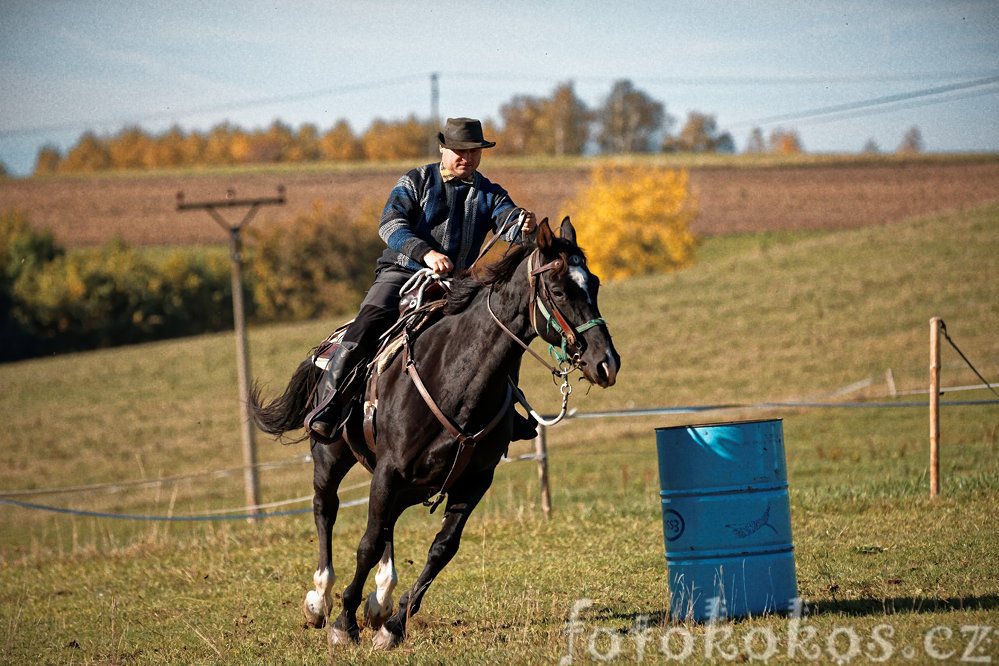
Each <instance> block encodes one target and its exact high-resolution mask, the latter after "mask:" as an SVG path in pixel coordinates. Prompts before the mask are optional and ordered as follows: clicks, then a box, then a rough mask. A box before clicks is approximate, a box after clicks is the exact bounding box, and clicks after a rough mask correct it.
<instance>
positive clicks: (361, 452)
mask: <svg viewBox="0 0 999 666" xmlns="http://www.w3.org/2000/svg"><path fill="white" fill-rule="evenodd" d="M400 293H401V298H400V301H399V320H398V321H397V322H396V323H395V324H394V325H393V326H392V327H391V328H390V329H389V330H388V331H386V332H385V333H383V334H382V336H381V338H380V339H379V345H378V349H377V351H376V352H375V354H374V355H373V356H372V358H371V359H370V360H369V361H368V362H367V363H361V364H359V365H358V366H357V367H355V368H354V369H353V370H352V371H351V372H350V373H348V375H347V376H346V377H344V378H343V380H342V385H341V387H340V392H341V393H342V394H343V395H345V396H347V398H346V404H345V405H344V408H343V409H342V410H341V416H340V420H339V423H338V424H337V428H336V430H337V431H341V430H342V432H343V439H344V440H345V441H346V442H347V445H348V446H349V447H350V450H351V452H353V454H354V457H355V458H357V461H358V462H359V463H361V465H363V466H364V467H365V468H367V469H368V471H371V470H372V468H373V467H374V454H375V437H376V433H375V412H376V409H377V405H378V395H377V386H378V379H379V377H380V376H381V374H382V373H383V372H385V370H386V369H387V368H388V367H389V365H390V364H391V363H392V361H393V360H394V359H395V357H396V356H397V355H398V354H399V352H400V351H401V350H402V348H403V340H404V339H405V338H406V336H409V338H410V339H412V338H414V337H415V336H417V335H419V334H420V333H422V332H423V331H424V330H425V329H427V328H428V327H429V326H430V324H432V323H433V322H435V321H437V320H438V319H439V318H440V317H441V315H442V312H443V309H444V305H445V304H446V303H447V295H448V293H450V284H449V283H448V282H446V281H444V280H441V279H439V278H438V277H436V276H434V275H432V274H430V273H427V272H425V271H420V272H418V273H416V274H415V275H414V276H413V278H412V279H411V280H410V281H409V282H407V283H406V285H404V286H403V288H402V289H401V290H400ZM350 324H351V322H347V323H346V324H344V325H343V326H341V327H340V328H338V329H336V330H335V331H333V332H332V333H331V334H330V335H329V336H328V337H327V338H326V339H325V340H323V341H322V342H321V343H319V345H317V346H316V348H315V349H314V351H313V354H312V362H313V364H314V365H315V366H316V367H317V368H320V369H322V370H324V371H325V370H327V369H328V368H329V365H330V362H331V361H332V359H333V356H334V354H335V353H336V350H337V347H339V345H340V343H341V342H342V340H343V336H344V333H345V332H346V330H347V327H348V326H350ZM321 386H322V384H321V383H320V385H319V386H317V389H316V401H317V404H318V402H319V401H320V400H321V399H322V396H321V395H320V394H319V390H320V388H321ZM358 417H360V418H358ZM320 441H323V443H325V444H331V443H332V440H331V441H325V440H320Z"/></svg>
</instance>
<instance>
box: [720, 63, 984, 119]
mask: <svg viewBox="0 0 999 666" xmlns="http://www.w3.org/2000/svg"><path fill="white" fill-rule="evenodd" d="M996 83H999V76H989V77H985V78H982V79H974V80H972V81H963V82H961V83H952V84H949V85H945V86H936V87H933V88H924V89H922V90H913V91H909V92H904V93H898V94H895V95H886V96H883V97H875V98H873V99H867V100H860V101H857V102H847V103H845V104H834V105H832V106H825V107H819V108H815V109H808V110H805V111H794V112H791V113H783V114H779V115H774V116H768V117H765V118H759V119H757V120H745V121H740V122H736V123H731V124H729V127H730V128H734V127H746V126H758V125H772V124H774V123H781V122H788V121H792V120H805V119H810V118H818V117H821V116H828V115H833V114H843V113H848V112H851V111H859V110H862V109H871V108H873V107H877V106H883V105H886V104H894V103H900V102H907V101H911V100H915V99H920V98H924V97H930V96H934V95H942V94H945V93H949V92H958V91H961V90H969V89H972V88H981V87H983V86H990V85H994V84H996ZM996 92H999V88H997V89H995V90H990V91H979V93H980V94H994V93H996ZM976 96H977V95H976ZM953 99H963V96H962V97H957V98H953ZM937 101H940V100H932V101H928V102H926V103H927V104H933V103H936V102H937ZM946 101H952V100H951V99H948V100H946ZM912 106H917V105H912ZM864 115H866V114H864ZM837 119H841V118H837Z"/></svg>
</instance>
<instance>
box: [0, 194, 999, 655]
mask: <svg viewBox="0 0 999 666" xmlns="http://www.w3.org/2000/svg"><path fill="white" fill-rule="evenodd" d="M583 242H584V245H585V239H583ZM997 256H999V206H991V207H985V208H980V209H975V210H970V211H966V212H963V213H961V214H955V215H950V216H943V217H934V218H929V219H924V220H914V221H911V222H906V223H901V224H895V225H891V226H883V227H871V228H866V229H860V230H853V231H843V232H835V233H822V234H778V235H774V234H769V235H759V236H743V237H732V238H713V239H709V240H708V241H706V242H705V244H704V245H703V247H702V248H701V254H700V260H699V262H698V263H697V265H696V266H695V267H694V268H692V269H690V270H687V271H684V272H680V273H676V274H672V275H666V276H649V277H642V278H634V279H631V280H627V281H622V282H618V283H609V284H606V285H605V286H604V287H603V289H602V291H601V305H602V310H603V314H604V315H605V317H606V319H607V320H608V322H610V325H611V329H612V332H613V333H614V336H615V343H616V344H617V345H618V349H619V351H620V352H621V355H622V357H623V367H622V371H621V375H620V377H619V383H618V385H617V386H615V387H614V388H612V389H610V390H607V391H600V390H599V389H593V390H592V391H590V392H588V393H587V392H586V391H585V390H584V387H583V386H578V388H577V390H576V392H575V393H574V394H573V397H572V401H571V406H572V407H576V408H579V409H580V411H582V412H595V411H600V410H605V409H624V408H630V407H659V406H678V405H708V404H728V403H738V404H740V405H745V407H742V408H738V409H730V410H724V411H718V412H712V413H707V414H687V415H672V416H655V417H630V418H624V417H613V418H605V419H599V420H597V419H577V420H571V421H568V422H567V423H566V424H564V425H561V426H558V427H556V428H553V429H551V430H550V431H549V450H550V458H551V470H550V473H551V482H552V491H553V504H554V512H553V515H552V519H551V520H548V521H546V520H545V519H544V518H543V516H542V513H541V509H540V502H539V497H538V480H537V470H536V466H535V465H534V464H533V463H529V462H518V463H509V464H504V465H502V466H501V467H500V468H499V470H498V471H497V475H496V481H495V483H494V487H493V488H492V490H491V491H490V493H489V494H488V495H487V496H486V498H485V500H484V501H483V503H482V505H481V507H480V508H479V509H478V511H477V513H476V515H475V516H473V518H472V520H471V521H470V524H469V527H468V530H467V532H466V536H465V540H464V543H463V546H462V550H461V551H460V552H459V554H458V556H457V557H456V558H455V561H454V562H453V563H452V564H451V565H450V566H449V567H448V569H446V570H445V571H444V573H443V574H442V575H441V576H440V577H439V578H438V580H437V582H436V583H435V585H434V586H433V587H432V588H431V590H430V592H429V593H428V595H427V597H426V600H425V604H424V609H423V610H422V611H421V613H420V615H418V616H416V618H414V620H413V623H412V631H411V635H410V637H409V639H408V640H407V642H406V643H405V644H404V646H403V647H402V648H401V649H400V650H398V651H396V652H395V653H393V654H390V655H385V656H377V657H376V656H374V655H372V654H371V651H370V648H369V647H368V645H369V642H368V640H367V639H368V636H367V635H365V637H364V642H363V643H362V645H360V646H358V647H356V648H349V649H346V650H345V651H344V652H343V653H342V654H340V655H338V659H339V660H342V661H345V662H348V663H359V662H367V661H370V660H376V661H379V662H382V663H428V664H436V663H445V662H446V663H477V662H481V663H510V662H522V663H555V662H558V661H559V659H560V658H561V657H562V656H564V655H566V654H567V652H568V644H569V643H568V636H567V635H566V633H565V628H566V622H567V620H568V619H569V613H570V610H571V608H572V606H573V604H574V603H575V602H576V601H577V600H580V599H590V600H592V602H593V605H592V606H589V607H588V608H586V609H585V610H584V611H583V613H582V615H581V619H582V620H583V621H584V622H585V624H584V626H583V630H584V633H583V634H582V635H581V636H577V637H576V638H575V648H574V654H575V657H576V661H577V662H583V663H586V662H590V661H593V660H594V659H593V654H591V653H590V652H589V651H588V646H589V641H590V639H593V640H594V643H593V646H594V651H595V652H596V653H598V654H601V653H603V654H606V653H608V652H609V651H611V650H612V649H613V648H614V646H615V645H616V646H618V647H619V649H620V652H619V654H618V655H617V661H618V662H620V663H632V662H635V661H638V660H639V653H638V644H637V643H636V641H635V638H636V637H638V638H641V637H643V636H645V637H648V638H649V639H650V640H649V641H648V642H647V643H646V644H645V652H644V661H645V662H646V663H660V662H662V661H663V660H664V657H663V654H662V653H661V648H662V645H661V639H663V638H665V639H666V640H667V644H666V647H667V649H670V650H672V651H674V652H675V653H678V652H679V651H680V650H681V649H682V647H683V645H682V641H681V640H680V639H682V638H684V637H685V636H687V635H689V636H690V638H691V640H693V641H694V643H693V645H694V649H693V654H692V655H691V656H690V657H689V659H686V660H684V663H713V662H717V661H720V660H721V659H722V656H721V655H722V653H720V652H719V651H718V650H723V651H725V654H729V653H731V654H732V656H733V657H735V658H737V659H746V658H748V657H750V656H753V655H760V654H766V652H767V650H768V646H767V644H766V642H765V640H764V639H766V638H767V637H769V636H772V637H773V638H774V641H775V643H774V650H773V652H774V654H773V655H772V658H771V659H770V662H772V663H792V662H801V661H803V660H804V658H803V657H802V656H801V652H800V649H817V650H819V657H821V660H822V661H823V662H828V661H831V660H832V659H831V656H830V655H831V653H830V649H829V648H828V646H827V639H829V640H831V641H832V644H833V648H832V652H833V653H835V652H840V653H845V652H846V651H847V649H848V648H849V646H850V639H851V637H856V638H857V640H858V641H860V642H859V643H858V645H859V646H860V650H861V655H860V656H859V657H858V658H857V661H859V662H862V663H863V662H865V661H867V660H868V658H871V657H882V656H885V654H886V651H885V645H888V644H890V645H891V647H892V650H893V653H892V656H891V659H890V660H889V662H890V663H899V662H907V663H936V660H935V659H933V658H932V655H930V654H928V653H927V651H926V648H925V647H924V641H925V640H928V641H929V644H930V647H931V648H932V649H933V650H936V651H937V652H938V653H943V654H950V653H951V652H952V651H953V654H952V656H951V660H957V659H958V658H959V657H960V656H961V655H962V651H963V650H964V649H965V648H966V646H968V645H969V643H970V642H972V641H973V640H974V639H975V638H976V637H977V634H975V631H978V632H979V633H981V632H983V631H984V629H982V628H983V627H988V628H990V632H991V633H990V634H989V636H988V637H987V638H990V639H991V642H984V641H983V642H982V643H981V644H980V645H975V646H974V647H975V649H976V650H977V651H976V652H973V653H971V656H979V657H983V656H988V657H991V658H992V660H993V661H995V660H996V659H999V652H997V650H999V638H997V636H996V634H995V632H996V631H999V563H997V562H999V561H997V559H996V557H995V553H996V550H997V541H999V540H997V538H996V534H997V533H999V518H997V515H999V456H997V451H996V448H997V443H996V439H997V432H999V408H997V406H996V405H972V406H945V407H944V410H943V413H942V455H941V458H942V462H941V476H942V488H943V494H942V495H941V496H940V497H938V498H937V499H935V500H930V499H929V497H928V479H927V470H928V455H927V450H928V444H927V442H928V424H927V418H928V417H927V410H926V409H925V408H922V407H899V408H896V409H885V408H874V407H861V408H828V409H802V408H771V409H769V410H761V409H757V408H752V407H750V405H752V404H754V403H759V402H781V401H792V400H798V399H805V400H819V401H833V400H844V399H849V400H860V399H871V400H877V401H891V400H892V399H891V398H886V397H884V395H885V394H886V393H887V389H888V386H887V381H886V379H885V376H886V374H885V373H886V371H887V370H889V369H890V370H891V371H892V375H893V377H894V379H895V382H896V385H897V388H898V389H899V390H910V389H921V388H925V386H926V385H927V383H928V378H927V374H928V371H927V367H928V362H929V359H928V356H929V352H928V339H929V319H930V317H933V316H940V317H943V318H944V320H945V321H946V323H947V328H948V331H949V332H950V334H951V336H952V337H953V339H954V341H955V342H956V343H957V344H958V345H959V346H960V347H961V349H962V350H963V351H964V352H965V353H966V354H967V355H968V356H969V357H970V358H971V360H972V361H973V362H974V363H975V364H976V366H977V367H978V368H979V370H980V371H981V372H982V373H983V374H984V375H985V376H986V377H987V378H989V379H992V380H993V381H995V379H996V378H997V377H999V337H997V336H996V331H999V280H996V279H995V275H994V274H995V269H996V268H997V266H999V261H997V259H996V257H997ZM337 323H338V322H333V321H326V322H310V323H305V324H296V325H288V326H270V327H261V328H255V329H253V330H252V332H251V339H250V346H251V354H252V365H253V374H254V375H255V376H257V377H259V378H261V379H262V380H263V381H264V382H265V383H266V384H268V385H269V393H270V394H273V393H275V392H277V391H278V390H279V389H282V388H283V386H284V384H285V382H286V381H287V379H288V377H289V375H290V373H291V371H292V370H293V369H294V367H295V365H296V364H297V363H298V361H299V360H300V358H301V357H302V356H303V355H304V353H305V351H306V350H307V349H308V348H309V347H311V346H312V345H313V344H314V343H315V342H316V341H317V340H319V339H321V338H322V337H323V336H325V335H326V333H327V332H328V331H329V329H331V328H332V327H334V326H335V325H336V324H337ZM528 366H529V364H525V376H524V378H523V383H524V385H525V388H526V391H527V393H528V396H529V397H530V398H531V400H532V402H534V403H536V406H538V407H539V408H541V409H542V410H543V411H553V410H554V409H555V408H556V407H557V404H558V392H557V389H556V388H554V387H552V386H551V382H550V379H549V378H547V377H545V373H544V372H543V371H541V370H538V369H534V368H533V367H531V368H530V369H528ZM942 377H943V383H944V385H946V386H957V385H965V384H975V383H978V380H977V379H976V378H975V377H974V375H973V374H972V373H971V372H970V370H968V369H967V368H966V366H964V364H963V362H962V361H961V360H960V358H959V357H958V356H957V354H956V353H955V352H954V351H953V350H952V349H951V348H950V347H949V346H945V347H944V349H943V372H942ZM235 385H236V377H235V367H234V342H233V339H232V336H231V335H230V334H221V335H213V336H205V337H199V338H192V339H186V340H177V341H171V342H164V343H157V344H150V345H142V346H136V347H131V348H123V349H116V350H107V351H98V352H91V353H85V354H75V355H71V356H64V357H57V358H49V359H36V360H32V361H26V362H21V363H15V364H8V365H4V366H0V412H2V413H3V414H4V415H5V421H6V426H7V427H6V428H5V432H4V434H3V436H2V437H3V439H2V441H3V446H2V447H0V488H3V489H5V490H8V491H9V490H16V489H28V488H36V489H39V488H53V487H56V488H59V487H66V486H75V485H84V484H100V483H115V482H121V481H127V480H138V479H157V478H160V477H175V476H183V475H195V474H199V473H205V472H212V471H215V470H229V469H232V468H238V467H239V465H240V464H241V454H240V443H239V428H238V411H237V397H236V389H235ZM857 386H862V388H856V387H857ZM845 387H854V389H853V390H852V391H850V392H849V393H846V394H843V393H842V392H843V389H844V388H845ZM990 396H991V394H989V393H988V392H987V391H969V392H964V393H954V394H948V395H946V396H945V397H944V400H945V401H946V400H954V399H972V400H977V399H985V398H988V397H990ZM895 400H896V401H898V402H903V401H918V400H925V396H914V397H904V398H897V399H895ZM738 418H782V419H783V421H784V434H785V440H786V447H787V464H788V474H789V484H790V491H789V494H790V500H791V513H792V527H793V533H794V540H795V547H796V564H797V575H798V585H799V590H800V593H801V595H802V596H803V597H804V598H806V599H807V600H808V601H809V603H810V609H811V610H812V615H811V616H809V617H808V618H806V619H805V620H803V621H802V623H801V624H800V625H795V624H794V623H792V622H791V621H789V620H787V619H786V618H779V617H763V618H754V619H750V620H742V621H738V622H734V623H725V624H723V625H721V626H720V627H713V628H711V627H704V626H698V625H693V624H682V623H681V624H671V622H670V621H669V620H668V618H666V617H665V610H666V609H667V608H668V592H667V589H666V571H665V561H664V558H663V539H662V526H661V517H660V513H659V511H660V509H659V502H658V490H659V489H658V475H657V465H656V454H655V437H654V432H653V429H654V428H655V427H658V426H665V425H674V424H678V423H692V422H706V421H718V420H728V419H738ZM258 449H259V457H260V459H261V460H262V461H264V462H281V463H283V464H282V465H281V466H279V467H276V468H274V469H264V470H262V471H261V480H262V495H263V498H262V499H263V501H264V502H272V501H279V500H286V499H290V498H296V497H300V496H303V495H306V494H308V493H309V491H310V473H311V471H310V469H309V465H308V463H306V462H304V461H302V460H301V456H302V454H304V453H305V452H306V449H305V447H304V445H297V446H292V447H282V446H281V445H279V444H275V443H272V442H271V441H270V440H269V439H267V438H265V437H258ZM529 449H530V446H529V445H528V444H526V443H521V444H517V445H515V446H514V448H513V449H512V451H511V453H513V454H519V453H526V452H528V451H529ZM364 478H365V477H364V474H362V473H360V472H357V471H355V472H352V473H351V475H350V476H349V477H348V479H347V481H346V484H354V483H359V482H363V480H364ZM362 495H363V490H360V489H358V490H352V491H349V492H345V493H344V499H354V498H357V497H361V496H362ZM15 499H24V500H27V501H31V502H37V503H40V504H49V505H53V506H60V507H70V508H76V509H91V510H97V511H109V512H127V513H144V514H157V515H166V514H169V513H173V514H175V515H181V514H189V513H193V512H197V511H201V510H213V509H224V508H230V507H239V506H241V505H242V504H243V502H244V500H243V490H242V476H241V474H240V473H239V472H238V471H237V472H232V473H228V474H225V475H218V476H216V475H212V476H207V477H206V476H198V477H194V478H189V479H183V480H179V481H176V482H174V483H170V484H166V485H162V486H154V487H149V488H139V487H129V488H124V489H117V490H112V489H108V488H99V489H91V490H87V491H76V492H68V493H59V494H41V495H23V496H18V497H16V498H15ZM289 506H290V507H292V508H297V507H302V506H306V504H295V505H289ZM365 515H366V514H365V511H364V509H363V507H355V508H345V509H343V510H342V512H341V518H340V521H339V522H338V524H337V528H336V531H335V564H336V566H337V571H338V573H339V575H340V582H339V583H338V585H337V587H338V588H339V587H340V586H341V585H342V583H343V581H344V580H345V577H346V576H349V574H350V567H351V563H352V562H353V549H354V547H355V546H356V543H357V539H358V537H359V535H360V532H361V530H362V528H363V521H364V519H365ZM438 521H439V516H438V515H434V516H431V515H429V514H428V513H427V512H426V511H425V510H422V509H419V508H414V509H413V510H411V511H410V512H409V513H407V514H406V515H405V516H404V517H403V519H402V521H401V522H400V525H399V528H398V529H397V539H396V543H397V559H398V568H399V575H400V585H401V586H403V587H404V586H406V585H408V584H409V583H411V581H412V580H413V578H414V577H415V576H416V574H417V573H418V571H419V569H420V568H421V567H422V564H423V561H424V559H425V556H426V549H427V546H428V545H429V542H430V539H431V538H432V535H433V534H434V533H435V531H436V529H437V527H438V525H439V522H438ZM0 534H2V535H3V536H2V540H0V641H2V643H0V645H2V649H0V662H2V663H156V664H160V663H184V664H187V663H246V664H258V663H289V664H290V663H296V664H297V663H325V662H326V661H327V659H328V656H327V652H326V642H325V633H324V632H320V631H314V630H306V629H304V628H302V626H301V620H300V610H299V606H300V604H301V600H302V597H303V595H304V594H305V592H306V590H307V589H308V587H310V586H311V572H312V570H313V569H314V567H315V562H314V559H315V555H316V553H315V543H314V534H313V526H312V523H311V516H308V515H298V516H290V517H284V518H274V519H269V520H265V521H261V522H259V523H257V524H255V525H250V524H247V523H245V522H242V521H237V522H217V523H195V524H191V523H147V522H137V521H122V520H107V519H97V518H87V517H80V516H67V515H61V514H51V513H44V512H39V511H30V510H26V509H21V508H15V507H11V506H0ZM646 620H647V622H648V630H647V633H645V634H637V635H636V634H634V633H628V632H629V631H631V630H633V629H634V628H635V626H636V624H641V623H642V622H643V621H646ZM882 625H883V626H882ZM879 626H880V627H881V628H879ZM885 626H887V627H888V628H889V629H885V628H884V627H885ZM969 627H972V628H974V627H977V628H978V629H977V630H976V629H968V628H969ZM796 629H797V630H799V631H801V630H804V631H806V632H807V631H814V632H815V635H814V637H813V638H811V640H810V641H809V640H805V644H804V645H803V646H800V647H799V652H798V657H797V658H789V657H788V650H789V642H792V643H793V641H792V640H791V638H793V636H792V637H791V638H789V636H791V634H792V632H793V631H795V630H796ZM889 630H890V632H892V633H891V634H890V635H889V634H888V633H887V632H888V631H889ZM725 631H728V632H730V633H729V636H728V638H726V637H725V634H724V632H725ZM719 632H722V633H719ZM962 632H963V633H962ZM671 637H672V638H671ZM799 638H802V636H800V635H799ZM803 638H805V639H807V638H808V635H807V634H806V635H804V636H803ZM876 639H881V641H886V640H887V642H878V640H876ZM712 640H713V641H715V643H714V645H715V648H716V649H714V651H713V652H712V653H711V654H707V655H706V652H707V646H708V645H709V644H710V641H712ZM747 645H748V647H747ZM750 650H751V651H752V654H750V652H749V651H750ZM907 650H911V652H908V651H907ZM732 651H734V652H732Z"/></svg>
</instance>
